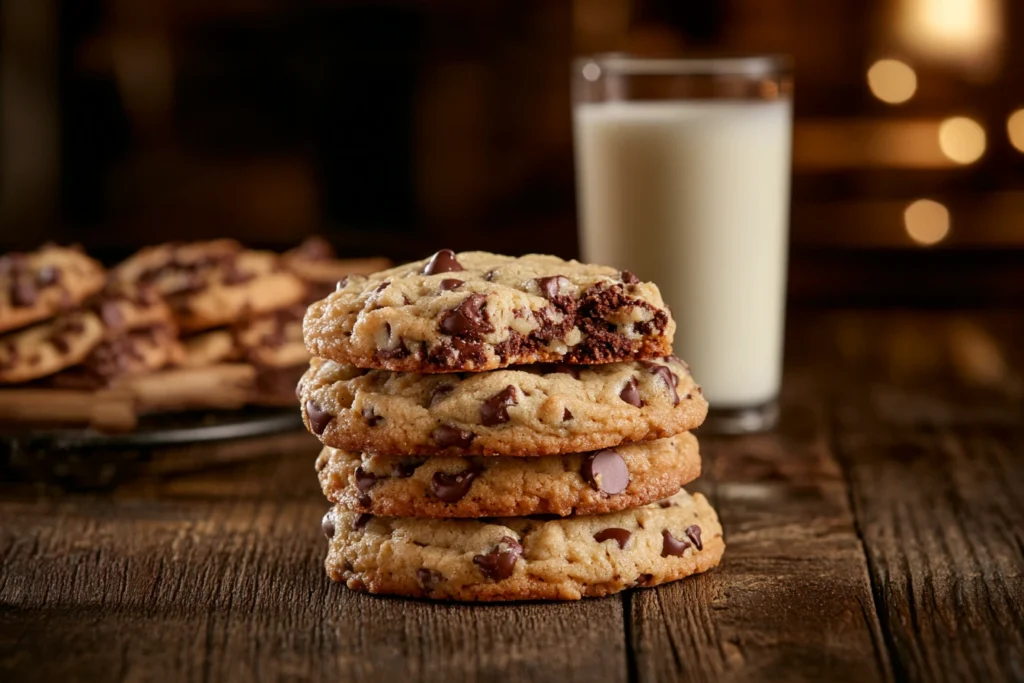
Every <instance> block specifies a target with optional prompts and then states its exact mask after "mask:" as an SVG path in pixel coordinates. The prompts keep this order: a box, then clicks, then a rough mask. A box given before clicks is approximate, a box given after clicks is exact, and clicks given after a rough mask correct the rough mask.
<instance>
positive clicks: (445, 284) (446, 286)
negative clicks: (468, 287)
mask: <svg viewBox="0 0 1024 683" xmlns="http://www.w3.org/2000/svg"><path fill="white" fill-rule="evenodd" d="M464 284H466V283H464V282H463V281H462V280H456V279H455V278H445V279H444V280H441V291H442V292H453V291H455V290H456V289H458V288H459V287H461V286H462V285H464Z"/></svg>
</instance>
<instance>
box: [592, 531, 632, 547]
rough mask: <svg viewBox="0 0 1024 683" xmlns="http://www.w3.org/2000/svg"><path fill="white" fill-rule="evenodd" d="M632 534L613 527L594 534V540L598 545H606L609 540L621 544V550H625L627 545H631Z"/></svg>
mask: <svg viewBox="0 0 1024 683" xmlns="http://www.w3.org/2000/svg"><path fill="white" fill-rule="evenodd" d="M632 535H633V534H632V532H630V531H627V530H626V529H620V528H618V527H611V528H609V529H603V530H601V531H598V532H597V533H596V534H594V540H595V541H597V542H598V543H604V542H605V541H607V540H608V539H609V538H610V539H612V540H614V541H615V542H616V543H618V544H619V548H625V547H626V544H627V543H629V538H630V537H631V536H632Z"/></svg>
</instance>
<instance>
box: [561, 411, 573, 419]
mask: <svg viewBox="0 0 1024 683" xmlns="http://www.w3.org/2000/svg"><path fill="white" fill-rule="evenodd" d="M571 419H572V412H570V410H569V409H568V408H566V409H565V410H563V411H562V422H568V421H569V420H571Z"/></svg>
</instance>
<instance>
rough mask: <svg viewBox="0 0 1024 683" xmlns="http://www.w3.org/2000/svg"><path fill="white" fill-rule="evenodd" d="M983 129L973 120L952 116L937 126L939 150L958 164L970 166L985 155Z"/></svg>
mask: <svg viewBox="0 0 1024 683" xmlns="http://www.w3.org/2000/svg"><path fill="white" fill-rule="evenodd" d="M985 144H986V143H985V129H984V128H982V127H981V124H980V123H978V122H977V121H975V120H974V119H969V118H967V117H966V116H954V117H952V118H949V119H946V120H945V121H943V122H942V123H941V124H940V125H939V148H940V149H941V150H942V153H943V154H945V155H946V156H947V157H949V158H950V159H951V160H953V161H955V162H956V163H958V164H972V163H974V162H975V161H977V160H978V159H980V158H981V155H982V154H984V153H985Z"/></svg>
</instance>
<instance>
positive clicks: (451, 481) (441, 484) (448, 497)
mask: <svg viewBox="0 0 1024 683" xmlns="http://www.w3.org/2000/svg"><path fill="white" fill-rule="evenodd" d="M479 474H480V471H479V470H477V469H469V470H466V471H464V472H459V473H457V474H448V473H447V472H434V476H433V477H431V479H430V490H431V491H433V492H434V495H435V496H437V497H438V498H440V499H441V500H443V501H444V502H446V503H457V502H459V501H460V500H462V499H463V498H465V497H466V494H467V493H469V488H470V487H471V486H472V485H473V480H474V479H476V478H477V476H478V475H479Z"/></svg>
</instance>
